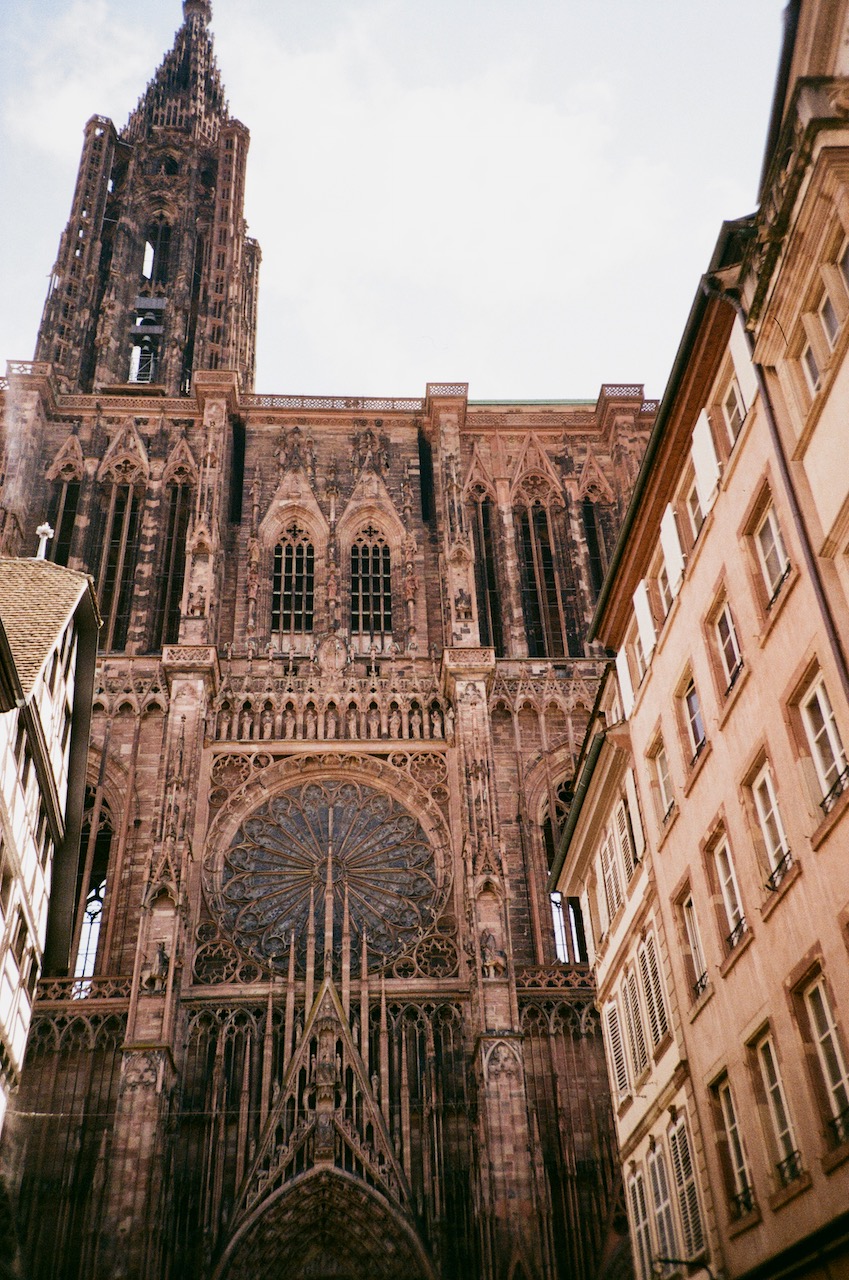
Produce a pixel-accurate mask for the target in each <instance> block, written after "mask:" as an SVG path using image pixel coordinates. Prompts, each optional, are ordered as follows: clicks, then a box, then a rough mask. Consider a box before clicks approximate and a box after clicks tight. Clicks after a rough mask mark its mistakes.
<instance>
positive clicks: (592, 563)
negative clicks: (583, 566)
mask: <svg viewBox="0 0 849 1280" xmlns="http://www.w3.org/2000/svg"><path fill="white" fill-rule="evenodd" d="M581 520H582V522H583V526H584V537H585V538H586V541H587V559H588V560H589V567H590V584H591V586H592V589H593V595H594V596H595V597H596V598H597V597H598V593H599V591H601V584H602V582H603V581H604V553H603V539H602V532H601V529H600V527H599V520H598V509H597V506H596V503H595V502H594V501H593V499H592V498H591V497H586V498H584V500H583V502H582V503H581Z"/></svg>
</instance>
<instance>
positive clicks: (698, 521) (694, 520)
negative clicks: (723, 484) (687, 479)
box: [684, 480, 705, 542]
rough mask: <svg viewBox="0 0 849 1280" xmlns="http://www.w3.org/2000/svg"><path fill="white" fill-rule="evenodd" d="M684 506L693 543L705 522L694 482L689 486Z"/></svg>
mask: <svg viewBox="0 0 849 1280" xmlns="http://www.w3.org/2000/svg"><path fill="white" fill-rule="evenodd" d="M684 505H685V506H686V508H687V519H688V520H689V522H690V533H691V535H692V538H693V542H695V541H696V539H697V538H698V536H699V534H700V533H701V529H702V525H703V524H704V522H705V517H704V513H703V512H702V504H701V500H700V498H699V489H698V485H697V484H696V482H695V480H694V481H693V483H692V485H691V486H690V489H689V491H688V493H687V497H686V499H685V502H684Z"/></svg>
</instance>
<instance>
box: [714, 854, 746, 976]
mask: <svg viewBox="0 0 849 1280" xmlns="http://www.w3.org/2000/svg"><path fill="white" fill-rule="evenodd" d="M712 856H713V864H714V867H715V868H716V878H717V882H718V884H719V892H720V894H721V896H722V905H723V907H724V908H725V919H726V923H727V925H728V929H729V933H728V935H727V936H726V939H725V943H726V946H727V948H728V950H729V952H730V951H733V950H734V948H735V947H736V946H739V944H740V942H741V941H742V939H743V937H744V936H745V934H746V931H747V930H748V927H749V926H748V924H747V923H746V913H745V911H744V910H743V899H742V898H741V896H740V886H739V884H738V883H737V872H736V869H735V867H734V858H733V855H732V853H731V845H730V844H729V843H728V837H727V836H726V835H723V836H721V837H720V839H719V840H718V841H717V842H716V844H715V845H714V848H713V850H712Z"/></svg>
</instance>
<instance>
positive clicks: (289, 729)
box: [283, 707, 295, 738]
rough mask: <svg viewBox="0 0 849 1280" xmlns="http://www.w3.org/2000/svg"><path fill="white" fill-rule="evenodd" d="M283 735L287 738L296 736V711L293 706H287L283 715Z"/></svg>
mask: <svg viewBox="0 0 849 1280" xmlns="http://www.w3.org/2000/svg"><path fill="white" fill-rule="evenodd" d="M283 736H284V737H285V738H294V736H295V713H294V711H293V710H292V708H291V707H287V708H286V713H285V715H284V716H283Z"/></svg>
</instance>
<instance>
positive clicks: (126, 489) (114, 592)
mask: <svg viewBox="0 0 849 1280" xmlns="http://www.w3.org/2000/svg"><path fill="white" fill-rule="evenodd" d="M101 501H102V507H101V522H102V523H101V527H102V531H103V532H102V538H101V552H100V565H99V568H98V574H97V598H98V601H99V604H100V613H101V617H102V618H103V630H102V631H101V633H100V642H101V645H102V647H103V649H105V650H109V649H111V650H113V651H114V652H116V653H122V652H123V651H124V649H125V648H126V645H127V634H128V632H129V628H130V614H131V611H132V605H133V583H134V579H135V573H136V560H137V558H138V549H139V532H140V527H141V509H142V503H143V492H142V490H141V489H139V488H137V487H136V486H135V485H134V484H128V483H120V482H118V481H117V480H116V481H115V482H113V483H112V484H107V485H106V487H105V488H104V490H103V494H102V499H101Z"/></svg>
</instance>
